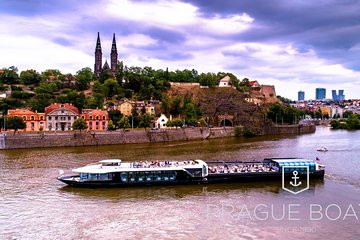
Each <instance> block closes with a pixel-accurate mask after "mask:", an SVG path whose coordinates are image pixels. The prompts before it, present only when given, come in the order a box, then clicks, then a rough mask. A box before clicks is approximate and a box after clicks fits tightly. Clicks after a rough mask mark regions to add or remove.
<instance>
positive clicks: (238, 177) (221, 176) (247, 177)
mask: <svg viewBox="0 0 360 240" xmlns="http://www.w3.org/2000/svg"><path fill="white" fill-rule="evenodd" d="M324 174H325V171H324V170H318V171H315V172H310V173H309V178H310V179H323V178H324ZM305 175H306V174H299V177H301V176H303V177H306V176H305ZM285 176H287V177H291V176H292V173H285ZM57 179H58V180H60V181H62V182H64V183H66V184H68V185H70V186H75V187H86V188H99V187H105V188H111V187H137V186H139V187H143V186H167V185H185V184H212V183H228V182H229V183H230V182H244V183H245V182H255V181H256V182H259V181H279V182H281V179H282V174H281V173H280V172H251V173H217V174H209V175H208V176H207V177H205V178H186V179H176V180H174V181H151V182H150V181H149V182H136V183H123V182H119V181H113V180H110V181H79V180H77V179H78V176H63V177H58V178H57Z"/></svg>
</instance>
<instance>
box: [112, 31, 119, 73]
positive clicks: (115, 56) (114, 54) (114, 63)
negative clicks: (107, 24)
mask: <svg viewBox="0 0 360 240" xmlns="http://www.w3.org/2000/svg"><path fill="white" fill-rule="evenodd" d="M110 60H111V63H110V64H111V73H112V75H113V76H114V77H115V75H116V66H117V61H118V53H117V49H116V40H115V33H114V35H113V41H112V46H111V54H110Z"/></svg>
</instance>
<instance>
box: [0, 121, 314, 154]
mask: <svg viewBox="0 0 360 240" xmlns="http://www.w3.org/2000/svg"><path fill="white" fill-rule="evenodd" d="M313 132H315V125H287V126H266V127H265V129H264V133H265V135H272V134H274V135H275V134H303V133H313ZM0 135H1V134H0ZM225 137H234V128H232V127H226V128H211V129H207V128H185V129H184V128H179V129H168V130H156V131H152V130H148V131H144V130H132V131H122V130H120V131H116V132H81V133H80V132H58V133H54V132H44V133H42V134H39V133H23V132H22V133H16V134H15V135H14V134H12V133H7V134H6V135H4V134H2V135H1V136H0V138H1V139H0V140H1V141H0V143H1V144H0V149H17V148H44V147H76V146H99V145H113V144H129V143H153V142H175V141H188V140H203V139H212V138H225Z"/></svg>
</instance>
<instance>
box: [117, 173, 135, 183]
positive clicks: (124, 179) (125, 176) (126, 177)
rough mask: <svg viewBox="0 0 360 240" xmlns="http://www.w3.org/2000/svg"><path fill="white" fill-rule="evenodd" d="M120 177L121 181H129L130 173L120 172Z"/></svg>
mask: <svg viewBox="0 0 360 240" xmlns="http://www.w3.org/2000/svg"><path fill="white" fill-rule="evenodd" d="M120 178H121V182H124V183H127V182H128V174H127V173H126V172H122V173H120ZM134 181H135V180H134Z"/></svg>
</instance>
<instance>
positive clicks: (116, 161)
mask: <svg viewBox="0 0 360 240" xmlns="http://www.w3.org/2000/svg"><path fill="white" fill-rule="evenodd" d="M99 163H121V160H120V159H105V160H101V161H99Z"/></svg>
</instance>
